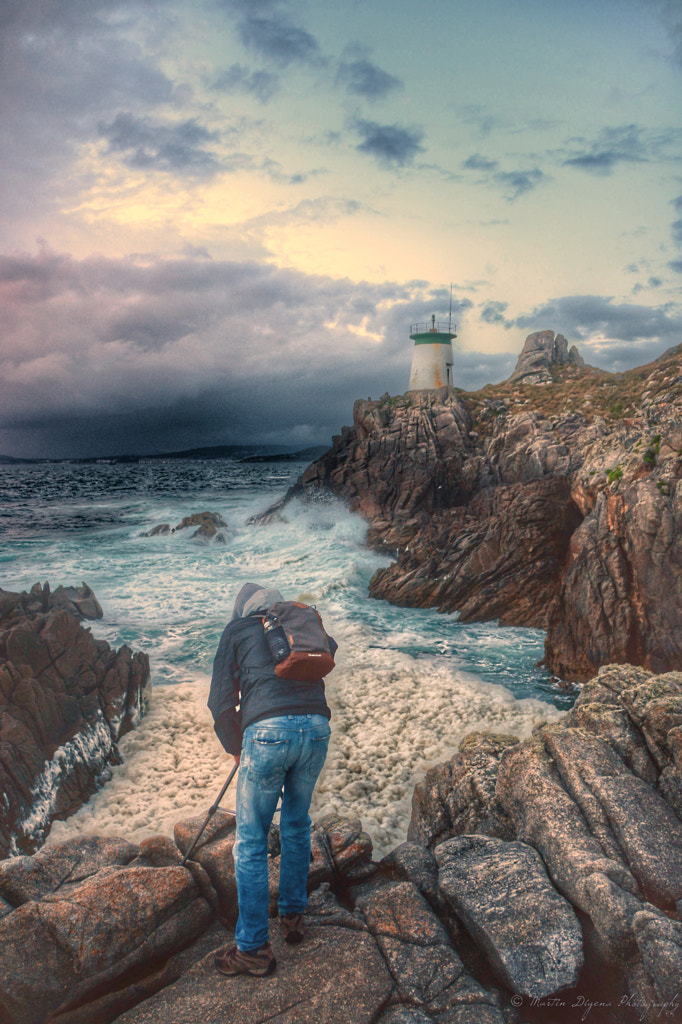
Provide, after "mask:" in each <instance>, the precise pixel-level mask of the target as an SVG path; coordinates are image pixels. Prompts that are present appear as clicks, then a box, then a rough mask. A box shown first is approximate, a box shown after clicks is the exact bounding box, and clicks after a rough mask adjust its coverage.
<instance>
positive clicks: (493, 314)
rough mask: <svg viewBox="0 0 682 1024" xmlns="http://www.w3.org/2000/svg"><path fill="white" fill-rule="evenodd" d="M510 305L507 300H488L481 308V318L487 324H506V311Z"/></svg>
mask: <svg viewBox="0 0 682 1024" xmlns="http://www.w3.org/2000/svg"><path fill="white" fill-rule="evenodd" d="M508 305H509V303H507V302H487V303H486V304H485V306H484V307H483V309H482V310H481V314H480V318H481V320H483V321H484V322H485V323H487V324H506V322H507V321H506V318H505V316H504V312H505V310H506V309H507V307H508Z"/></svg>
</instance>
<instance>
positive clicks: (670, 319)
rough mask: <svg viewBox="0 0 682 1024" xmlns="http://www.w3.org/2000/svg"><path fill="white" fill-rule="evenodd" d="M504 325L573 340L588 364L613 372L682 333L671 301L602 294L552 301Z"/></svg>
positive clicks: (659, 349)
mask: <svg viewBox="0 0 682 1024" xmlns="http://www.w3.org/2000/svg"><path fill="white" fill-rule="evenodd" d="M506 326H507V327H510V328H511V327H515V328H519V329H521V330H524V331H528V332H529V333H532V332H534V331H539V330H545V329H551V330H554V331H556V332H557V333H560V334H563V335H565V337H566V338H568V340H569V343H573V342H575V343H577V344H578V345H579V348H580V352H581V354H582V356H583V357H584V358H585V360H586V361H587V362H588V363H591V364H592V365H594V366H599V367H601V368H602V369H605V370H611V371H620V370H623V369H627V368H628V367H632V366H638V365H640V364H642V363H645V362H648V361H649V360H651V359H653V358H655V357H656V356H657V355H659V354H660V353H661V352H662V351H664V349H666V348H670V347H671V346H673V345H677V344H679V342H680V338H681V337H682V315H680V313H679V311H678V310H677V309H676V308H675V307H674V306H673V305H672V304H666V305H662V306H658V307H656V306H643V305H637V304H635V303H628V302H621V303H614V302H613V300H612V299H610V298H608V297H604V296H601V295H568V296H564V297H563V298H560V299H554V300H552V301H550V302H547V303H545V304H544V305H542V306H538V307H536V308H535V309H534V310H533V311H532V313H530V314H529V315H527V316H520V317H517V318H516V319H514V320H509V321H507V324H506Z"/></svg>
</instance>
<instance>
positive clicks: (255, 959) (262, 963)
mask: <svg viewBox="0 0 682 1024" xmlns="http://www.w3.org/2000/svg"><path fill="white" fill-rule="evenodd" d="M215 965H216V967H217V968H218V970H219V971H220V973H221V974H226V975H227V976H228V978H233V977H235V976H236V975H237V974H251V975H252V976H253V977H254V978H263V977H265V975H267V974H272V973H273V971H274V970H275V968H276V967H277V961H276V960H275V954H274V953H273V952H272V949H271V947H270V943H269V942H266V943H265V945H264V946H261V947H260V948H259V949H254V950H252V951H251V952H250V953H242V951H241V950H240V949H237V947H236V946H232V947H231V948H228V947H225V949H219V950H218V951H217V952H216V955H215Z"/></svg>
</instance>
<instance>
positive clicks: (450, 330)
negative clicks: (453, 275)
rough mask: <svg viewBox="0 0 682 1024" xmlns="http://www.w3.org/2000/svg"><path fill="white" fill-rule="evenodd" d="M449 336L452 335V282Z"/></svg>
mask: <svg viewBox="0 0 682 1024" xmlns="http://www.w3.org/2000/svg"><path fill="white" fill-rule="evenodd" d="M448 334H452V281H451V282H450V316H449V317H448Z"/></svg>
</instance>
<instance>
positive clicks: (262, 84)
mask: <svg viewBox="0 0 682 1024" xmlns="http://www.w3.org/2000/svg"><path fill="white" fill-rule="evenodd" d="M279 86H280V81H279V75H274V74H272V72H271V71H250V70H249V68H246V67H244V65H243V64H231V65H230V67H229V68H226V69H225V71H223V72H222V74H220V75H219V76H218V77H217V78H216V79H215V81H214V82H213V84H212V86H211V88H213V89H215V90H216V91H217V92H228V93H234V92H241V93H249V94H250V95H252V96H255V97H256V99H257V100H259V101H260V102H261V103H267V102H268V100H271V99H272V97H273V96H274V95H275V94H276V93H277V92H278V91H279Z"/></svg>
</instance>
